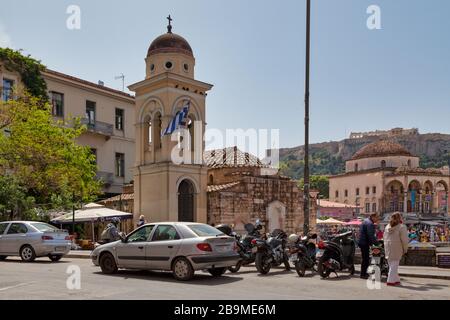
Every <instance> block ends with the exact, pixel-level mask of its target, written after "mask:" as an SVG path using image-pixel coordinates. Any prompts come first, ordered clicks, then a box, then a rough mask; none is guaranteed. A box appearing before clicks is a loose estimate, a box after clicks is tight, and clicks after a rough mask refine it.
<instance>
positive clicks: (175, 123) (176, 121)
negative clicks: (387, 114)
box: [162, 101, 190, 136]
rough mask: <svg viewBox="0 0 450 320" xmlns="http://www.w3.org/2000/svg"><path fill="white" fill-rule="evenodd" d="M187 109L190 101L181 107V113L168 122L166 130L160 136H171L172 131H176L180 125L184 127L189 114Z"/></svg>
mask: <svg viewBox="0 0 450 320" xmlns="http://www.w3.org/2000/svg"><path fill="white" fill-rule="evenodd" d="M189 107H190V101H189V102H188V103H187V104H186V105H185V106H184V107H183V109H182V110H181V111H179V112H178V113H177V114H176V115H175V117H173V119H172V120H171V121H170V122H169V125H168V126H167V128H166V130H164V132H163V133H162V136H165V135H168V134H172V133H173V132H174V131H176V130H177V129H178V128H179V127H180V125H181V126H185V125H186V119H187V116H188V114H189Z"/></svg>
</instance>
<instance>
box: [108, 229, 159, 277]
mask: <svg viewBox="0 0 450 320" xmlns="http://www.w3.org/2000/svg"><path fill="white" fill-rule="evenodd" d="M153 228H154V225H146V226H143V227H141V228H139V229H136V230H135V231H134V232H132V233H131V234H130V235H129V236H127V238H126V241H125V242H122V241H121V242H119V243H118V244H117V246H116V254H117V263H118V265H119V266H120V267H123V268H130V269H146V268H147V264H146V255H145V251H146V244H147V243H148V240H149V239H150V236H151V233H152V230H153Z"/></svg>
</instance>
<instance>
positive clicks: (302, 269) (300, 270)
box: [295, 260, 306, 278]
mask: <svg viewBox="0 0 450 320" xmlns="http://www.w3.org/2000/svg"><path fill="white" fill-rule="evenodd" d="M295 271H297V274H298V276H299V277H302V278H303V277H304V276H305V273H306V266H305V264H304V263H303V261H300V260H297V261H296V262H295Z"/></svg>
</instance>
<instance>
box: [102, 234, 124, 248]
mask: <svg viewBox="0 0 450 320" xmlns="http://www.w3.org/2000/svg"><path fill="white" fill-rule="evenodd" d="M119 237H120V239H118V240H122V239H125V237H126V234H125V233H123V232H119ZM118 240H98V241H97V242H95V243H94V249H95V248H97V247H100V246H101V245H103V244H107V243H110V242H114V241H118Z"/></svg>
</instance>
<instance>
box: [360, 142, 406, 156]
mask: <svg viewBox="0 0 450 320" xmlns="http://www.w3.org/2000/svg"><path fill="white" fill-rule="evenodd" d="M386 156H407V157H412V156H413V155H412V154H411V153H410V152H409V151H408V150H406V148H405V147H403V146H402V145H400V144H398V143H396V142H393V141H389V140H381V141H377V142H373V143H370V144H368V145H366V146H364V147H362V148H361V149H359V150H358V151H357V152H356V153H355V154H354V155H353V157H352V160H357V159H364V158H374V157H386Z"/></svg>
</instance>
